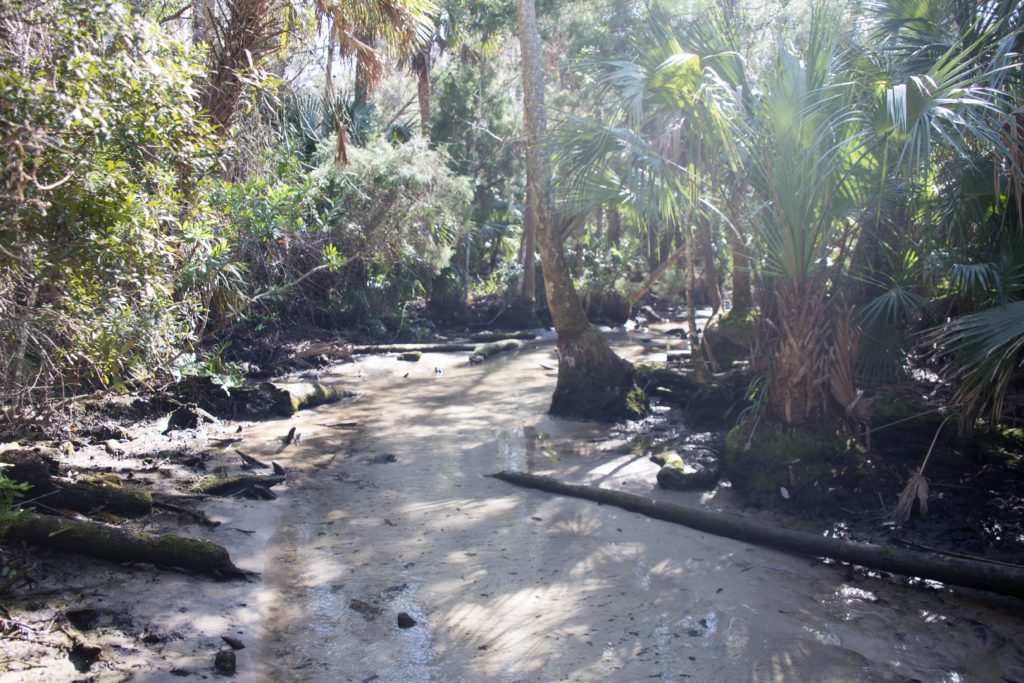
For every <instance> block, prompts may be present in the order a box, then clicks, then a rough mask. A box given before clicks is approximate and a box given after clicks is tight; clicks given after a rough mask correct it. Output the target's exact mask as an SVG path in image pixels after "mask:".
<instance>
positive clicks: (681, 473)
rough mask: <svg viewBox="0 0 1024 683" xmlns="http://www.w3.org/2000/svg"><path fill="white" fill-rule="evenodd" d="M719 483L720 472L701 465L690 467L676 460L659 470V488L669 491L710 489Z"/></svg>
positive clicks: (696, 464) (695, 464)
mask: <svg viewBox="0 0 1024 683" xmlns="http://www.w3.org/2000/svg"><path fill="white" fill-rule="evenodd" d="M717 483H718V472H717V471H715V470H714V469H712V468H710V467H705V466H703V465H700V464H699V463H694V464H693V465H689V464H684V463H683V462H682V461H680V460H675V461H671V462H669V463H667V464H666V465H665V466H664V467H662V468H661V469H660V470H658V486H660V487H661V488H663V489H666V490H668V491H693V490H695V489H708V488H713V487H714V486H715V484H717Z"/></svg>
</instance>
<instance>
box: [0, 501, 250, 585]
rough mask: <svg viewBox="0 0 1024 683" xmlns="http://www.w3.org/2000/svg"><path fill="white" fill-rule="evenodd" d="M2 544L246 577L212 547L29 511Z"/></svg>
mask: <svg viewBox="0 0 1024 683" xmlns="http://www.w3.org/2000/svg"><path fill="white" fill-rule="evenodd" d="M5 539H6V540H8V541H21V542H23V543H28V544H30V545H35V546H39V547H42V548H46V549H48V550H55V551H57V552H63V553H74V554H77V555H85V556H87V557H95V558H97V559H101V560H109V561H111V562H145V563H148V564H155V565H158V566H161V567H175V568H179V569H185V570H187V571H191V572H195V573H197V574H206V575H208V576H215V577H218V578H244V577H245V575H246V574H245V572H243V571H242V570H241V569H239V568H238V567H236V566H235V565H234V563H232V562H231V557H230V556H229V555H228V551H227V550H225V549H224V547H223V546H220V545H217V544H216V543H211V542H209V541H198V540H195V539H192V538H184V537H182V536H173V535H171V534H166V535H163V536H157V535H150V534H137V533H134V532H131V531H126V530H124V529H118V528H117V527H111V526H106V525H102V524H92V523H89V522H78V521H75V520H71V519H65V518H61V517H52V516H49V515H38V514H35V513H33V512H23V513H21V514H19V515H18V516H17V517H16V518H15V519H14V521H13V522H12V523H11V526H10V527H9V528H8V531H7V536H6V537H5Z"/></svg>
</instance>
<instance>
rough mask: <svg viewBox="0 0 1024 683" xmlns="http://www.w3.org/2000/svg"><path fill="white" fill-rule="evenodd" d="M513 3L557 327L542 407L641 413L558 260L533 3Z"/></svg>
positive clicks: (587, 413)
mask: <svg viewBox="0 0 1024 683" xmlns="http://www.w3.org/2000/svg"><path fill="white" fill-rule="evenodd" d="M516 9H517V14H518V18H519V43H520V47H521V50H522V68H523V99H524V112H523V119H524V129H525V133H526V164H527V174H526V178H527V184H528V186H529V187H530V188H531V189H532V190H533V192H534V195H535V196H536V198H537V201H536V206H537V240H538V242H539V244H540V256H541V267H542V268H543V269H544V284H545V288H546V291H547V298H548V307H549V309H550V310H551V318H552V320H553V321H554V324H555V330H556V331H557V332H558V352H559V364H558V382H557V384H556V386H555V393H554V396H553V397H552V399H551V409H550V411H551V413H553V414H556V415H563V416H567V417H582V418H590V419H599V420H614V419H617V418H619V417H622V416H623V415H626V414H629V413H630V412H634V413H637V412H643V410H645V409H646V402H645V401H644V400H643V398H642V392H641V391H640V390H639V389H636V386H635V383H634V380H635V373H634V370H633V366H632V365H630V364H629V363H627V362H626V361H624V360H622V359H621V358H619V357H618V356H616V355H615V353H613V352H612V350H611V348H610V347H609V346H608V342H607V341H606V340H605V338H604V336H603V335H602V334H601V332H600V331H599V330H598V329H597V328H596V327H594V326H593V325H591V324H590V322H589V321H588V320H587V316H586V314H585V313H584V312H583V307H582V306H581V305H580V300H579V296H578V295H577V293H576V289H575V288H574V287H573V284H572V279H571V278H570V276H569V270H568V268H567V267H566V264H565V259H564V256H563V254H562V244H561V242H559V240H558V239H557V238H556V237H555V235H558V234H561V233H562V230H560V228H561V227H562V226H561V225H559V222H560V221H559V220H558V218H557V216H556V211H555V203H554V197H553V196H552V189H551V157H550V155H549V153H548V150H547V149H546V148H545V145H544V136H545V133H546V128H547V121H546V112H545V109H544V81H543V76H542V74H541V66H540V65H541V54H540V36H539V35H538V34H537V15H536V9H535V7H534V2H533V0H516ZM638 394H639V395H640V396H638ZM637 398H640V400H639V401H638V400H636V399H637Z"/></svg>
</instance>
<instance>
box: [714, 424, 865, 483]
mask: <svg viewBox="0 0 1024 683" xmlns="http://www.w3.org/2000/svg"><path fill="white" fill-rule="evenodd" d="M752 430H753V434H751V431H752ZM856 460H857V456H856V454H854V453H852V452H851V451H850V450H849V449H848V447H847V440H846V439H845V438H843V437H842V436H840V435H839V434H838V433H836V432H834V431H827V430H818V429H816V428H814V427H810V426H806V427H801V428H795V427H789V426H786V425H781V424H777V423H774V422H771V421H768V420H764V419H762V420H756V421H755V420H752V419H750V418H747V419H744V420H741V421H740V423H739V424H737V425H736V426H735V427H733V429H732V430H730V431H729V433H728V435H726V437H725V449H724V452H723V455H722V466H723V469H724V471H725V474H726V475H727V476H728V477H729V479H730V480H731V481H732V483H733V486H734V487H735V488H736V489H737V491H739V493H740V494H741V495H742V496H743V497H744V498H746V499H747V500H749V501H751V502H756V503H771V502H777V501H779V500H784V497H783V495H782V493H781V491H782V489H785V490H786V493H787V494H788V495H790V496H797V495H799V494H800V492H801V490H804V489H808V488H810V487H813V486H816V485H817V484H818V483H819V482H822V481H825V480H829V479H832V478H833V477H835V476H836V475H837V474H838V473H839V472H840V471H842V470H845V469H847V468H848V467H850V466H851V465H855V464H856Z"/></svg>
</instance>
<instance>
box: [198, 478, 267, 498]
mask: <svg viewBox="0 0 1024 683" xmlns="http://www.w3.org/2000/svg"><path fill="white" fill-rule="evenodd" d="M284 480H285V477H284V476H283V475H272V476H268V477H254V476H250V475H242V476H237V477H215V476H209V477H203V478H202V479H200V480H199V481H197V482H196V483H195V484H193V485H192V486H191V489H190V490H191V491H192V492H193V493H202V494H206V495H210V496H238V495H246V494H248V493H249V492H250V491H253V490H254V489H262V490H258V491H257V493H258V494H259V497H264V495H263V491H267V492H269V490H270V487H272V486H276V485H278V484H280V483H281V482H283V481H284Z"/></svg>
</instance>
